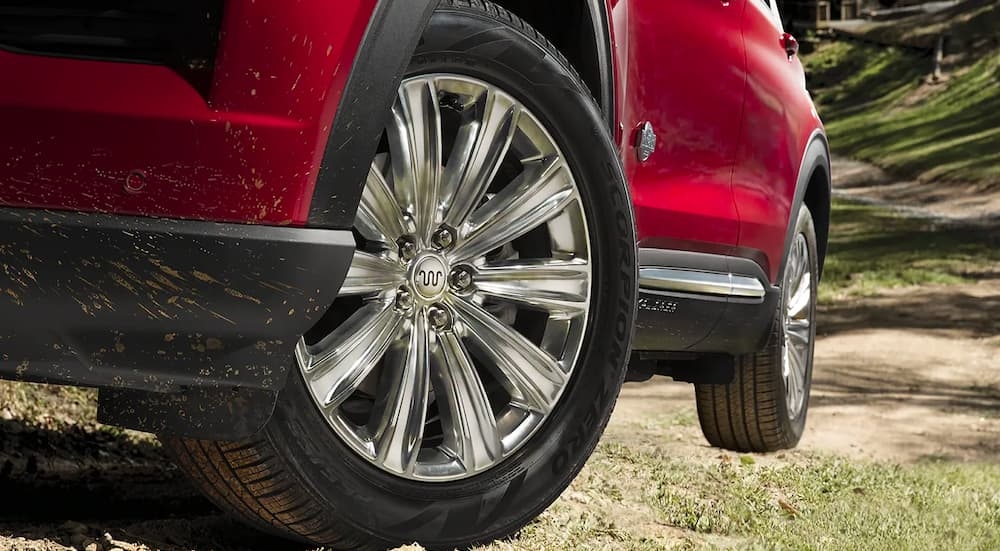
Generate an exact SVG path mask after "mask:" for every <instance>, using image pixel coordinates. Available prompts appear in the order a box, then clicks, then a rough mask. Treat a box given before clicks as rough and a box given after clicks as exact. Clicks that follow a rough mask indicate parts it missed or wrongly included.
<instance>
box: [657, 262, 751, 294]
mask: <svg viewBox="0 0 1000 551" xmlns="http://www.w3.org/2000/svg"><path fill="white" fill-rule="evenodd" d="M639 287H643V288H647V289H655V290H659V291H676V292H681V293H695V294H699V295H714V296H726V297H741V298H756V299H763V298H764V294H765V293H764V284H763V283H761V282H760V280H758V279H756V278H753V277H748V276H741V275H735V274H726V273H720V272H702V271H697V270H682V269H678V268H664V267H660V266H643V267H640V268H639Z"/></svg>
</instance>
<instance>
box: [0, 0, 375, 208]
mask: <svg viewBox="0 0 1000 551" xmlns="http://www.w3.org/2000/svg"><path fill="white" fill-rule="evenodd" d="M374 5H375V0H340V1H338V2H327V1H325V0H302V1H300V2H297V3H296V8H295V9H275V6H274V5H273V4H269V3H267V2H228V3H227V9H226V12H225V18H224V21H223V25H222V32H221V35H220V44H219V49H218V53H217V59H216V65H215V70H214V77H213V81H212V84H211V88H210V92H209V95H208V97H207V98H205V97H202V95H201V94H199V93H198V91H197V90H195V89H194V88H193V87H192V86H191V85H190V84H188V82H186V81H185V80H184V79H183V78H182V77H181V76H179V75H178V74H177V73H175V72H173V71H171V70H170V69H168V68H166V67H162V66H156V65H144V64H138V63H121V62H109V61H88V60H80V59H67V58H59V57H46V56H38V55H23V54H18V53H11V52H5V51H2V50H0V73H2V74H6V75H17V78H12V79H9V80H6V81H5V84H4V86H2V87H0V120H2V121H4V123H3V126H4V129H5V132H3V133H0V158H2V159H3V160H4V162H3V164H0V205H6V206H13V207H34V208H46V209H60V210H72V211H82V212H102V213H115V214H126V215H142V216H158V217H170V218H182V219H199V220H212V221H230V222H245V223H261V224H270V225H288V224H291V225H303V224H305V223H306V220H307V218H308V214H309V206H310V201H311V199H312V191H313V186H314V185H315V181H316V175H317V172H318V170H319V165H320V159H321V156H322V153H323V149H324V148H325V146H326V139H327V136H328V135H329V129H330V124H331V122H332V121H333V118H334V113H335V111H336V109H337V106H338V105H339V103H340V98H341V92H342V90H343V89H344V86H345V83H346V81H347V78H348V75H349V73H350V68H351V66H352V63H353V61H354V58H355V56H356V54H357V51H358V46H359V44H360V42H361V38H362V36H363V34H364V31H365V29H366V27H367V25H368V22H369V19H370V18H371V15H372V10H373V9H374ZM306 68H308V70H306ZM127 180H128V181H129V185H128V186H127V185H126V181H127ZM140 187H141V189H138V188H140ZM130 190H131V191H130Z"/></svg>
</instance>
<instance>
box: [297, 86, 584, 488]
mask: <svg viewBox="0 0 1000 551" xmlns="http://www.w3.org/2000/svg"><path fill="white" fill-rule="evenodd" d="M427 80H433V81H441V80H444V81H453V82H464V83H467V84H470V85H473V86H481V87H484V88H486V89H489V90H491V91H492V92H497V93H501V94H504V95H506V96H509V97H511V98H513V95H512V94H510V93H508V92H506V91H505V90H503V88H502V87H499V86H496V85H493V84H490V83H488V82H486V81H484V80H480V79H478V78H474V77H469V76H465V75H460V74H452V73H433V74H425V75H418V76H413V77H410V78H407V79H405V80H404V81H403V82H402V84H401V88H400V89H401V90H402V87H403V86H406V85H408V84H410V83H414V82H418V81H427ZM514 101H515V102H516V103H517V105H518V106H519V107H520V109H521V110H522V111H521V116H522V117H525V118H526V119H528V120H530V122H531V123H532V124H533V125H534V129H535V130H537V131H539V132H540V134H541V135H542V136H543V137H544V139H545V141H546V142H547V144H546V145H547V146H549V147H551V148H552V149H553V150H554V151H555V152H556V155H557V156H558V157H559V158H560V159H566V157H565V156H564V155H563V152H562V149H561V148H560V147H559V145H558V143H557V142H556V140H555V139H554V138H553V137H552V133H551V132H550V131H549V129H548V128H547V127H546V126H545V124H544V123H543V122H542V121H541V119H539V118H538V117H537V116H536V115H535V114H534V113H533V112H532V111H531V110H530V108H529V107H528V106H527V105H526V104H525V103H524V102H521V101H519V100H516V99H514ZM518 131H521V129H520V125H519V126H518ZM445 153H447V152H445ZM566 170H567V172H568V174H569V179H570V181H571V184H572V189H573V196H574V199H573V202H572V203H570V204H569V205H567V206H566V207H564V208H563V209H562V210H561V211H559V214H557V215H555V216H554V217H553V218H552V219H550V220H549V221H548V222H545V223H543V224H542V225H540V226H537V227H542V226H549V225H550V224H552V223H553V222H555V221H556V220H559V219H561V218H563V217H567V216H570V217H572V216H574V215H575V216H576V217H577V218H578V219H577V220H575V221H574V222H575V224H576V226H577V227H576V228H575V229H574V231H579V232H580V234H581V235H582V245H583V250H582V251H576V252H575V253H576V254H583V255H585V259H586V275H585V278H586V284H585V289H586V296H585V300H584V310H583V312H582V314H580V315H579V316H578V317H579V319H576V320H575V321H574V323H576V324H577V327H576V328H575V329H574V330H573V331H567V333H574V334H575V337H573V336H572V335H569V336H567V342H566V346H564V348H563V350H564V353H563V355H562V356H561V357H560V358H558V363H559V365H560V366H562V367H563V369H564V370H565V382H564V383H563V384H562V386H561V388H559V389H558V393H557V395H556V396H555V398H554V399H553V400H552V407H551V409H550V410H549V411H548V412H545V413H541V412H533V411H527V410H525V411H524V412H523V416H522V417H523V418H522V419H521V421H520V422H517V420H516V419H505V420H506V421H511V422H510V423H509V424H510V425H511V426H512V428H511V430H509V431H507V432H506V435H505V436H504V437H503V438H502V439H501V440H502V443H503V450H502V451H503V452H502V454H501V455H500V457H498V458H497V459H496V460H495V461H493V462H492V463H491V464H489V465H486V466H478V467H477V468H475V469H468V468H465V467H464V466H461V462H460V461H459V460H458V459H455V458H453V459H452V461H436V462H428V464H422V463H421V461H420V459H419V458H418V459H417V460H416V462H415V465H414V468H413V469H412V470H411V471H410V472H407V473H400V472H397V471H393V470H391V469H387V468H386V467H385V466H384V465H383V464H380V462H379V460H378V458H377V455H378V454H377V452H376V451H375V450H374V447H373V442H372V440H371V439H369V438H367V437H366V436H365V435H363V434H361V433H359V431H358V430H357V426H356V425H354V424H353V423H351V422H350V421H348V420H347V419H345V418H344V417H343V416H342V415H340V414H339V413H337V412H336V411H335V412H334V413H333V414H328V413H327V412H325V411H324V409H325V408H324V406H323V404H322V400H321V398H320V397H319V396H317V394H316V392H313V391H311V390H310V392H309V394H310V395H311V396H312V398H313V401H314V405H315V406H316V407H318V408H319V409H320V412H321V414H322V415H323V417H324V418H325V419H326V420H327V422H328V423H329V425H330V427H331V428H332V429H333V431H334V433H335V434H337V436H338V437H340V439H341V440H342V441H343V442H344V443H346V444H347V445H348V446H349V447H350V448H352V449H353V450H354V451H355V452H356V453H358V455H360V456H361V457H363V458H364V459H366V460H368V462H369V463H372V464H373V465H375V466H376V467H378V468H379V469H380V470H382V471H383V472H387V473H389V474H391V475H394V476H397V477H402V478H406V479H412V480H417V481H421V482H450V481H455V480H462V479H466V478H469V477H472V476H475V475H478V474H481V473H483V472H485V471H488V470H491V469H493V468H495V467H496V466H498V465H499V464H500V463H503V462H504V461H505V460H506V459H507V458H509V457H510V456H511V455H512V454H514V453H515V452H517V451H518V450H519V449H521V448H522V447H523V446H524V445H525V444H527V443H528V442H529V441H530V440H531V439H532V438H534V437H535V435H536V434H537V433H538V431H539V430H540V429H541V427H542V426H543V424H544V422H545V421H546V420H548V419H549V418H551V417H552V415H553V413H554V412H555V411H556V410H557V409H558V407H559V405H560V404H561V403H562V400H563V398H564V396H565V394H566V391H567V389H568V388H569V387H570V386H571V384H572V382H573V380H574V379H573V376H574V374H575V372H576V370H577V369H576V368H577V364H578V363H579V361H580V359H581V355H582V352H583V344H584V341H585V339H586V336H587V332H588V329H589V323H590V315H591V311H590V309H591V306H592V302H593V264H592V247H591V237H590V228H589V226H588V223H587V214H586V210H585V208H584V202H583V197H582V194H581V193H580V187H579V184H578V181H577V178H576V175H575V174H574V173H573V167H572V166H570V165H569V164H568V163H567V165H566ZM507 185H512V184H511V183H508V184H507ZM549 231H550V232H551V231H552V229H551V227H550V228H549ZM459 233H461V232H459ZM427 250H429V249H426V248H425V249H424V251H421V254H423V253H424V252H426V251H427ZM434 254H435V255H436V256H438V257H439V258H441V259H442V261H443V263H444V265H445V266H446V267H447V268H446V272H450V271H451V270H452V269H455V268H469V269H471V270H472V271H473V272H474V271H475V270H476V269H477V268H480V267H482V266H483V264H484V263H485V256H482V257H479V258H478V259H477V260H475V261H473V262H469V261H465V262H463V261H462V260H463V259H459V258H456V257H455V256H454V255H450V254H447V253H440V254H439V253H434ZM417 258H420V256H418V257H417ZM550 259H551V258H550ZM414 260H416V259H414ZM466 260H467V259H466ZM414 295H415V296H416V295H417V293H414ZM454 295H455V293H453V292H452V291H451V288H450V285H449V284H448V283H446V284H445V289H444V291H443V293H442V295H441V296H438V297H435V299H433V300H431V299H427V298H426V297H424V296H419V297H417V301H416V303H415V305H414V311H426V309H427V308H429V307H430V306H431V304H432V303H435V304H436V303H445V304H450V303H451V301H453V300H462V298H461V296H457V297H456V298H452V297H453V296H454ZM383 299H384V296H383ZM550 321H551V319H550ZM407 323H410V322H409V321H405V320H404V325H405V324H407ZM511 329H512V330H515V331H517V330H516V329H514V328H513V327H512V326H511ZM467 330H468V329H467ZM456 332H457V331H456ZM405 339H406V338H405V337H404V338H401V339H399V340H397V344H405ZM299 347H300V348H301V349H303V350H304V349H307V348H308V347H309V345H307V344H306V342H305V339H304V338H303V339H302V340H300V342H299ZM299 356H300V354H298V353H297V355H296V359H297V361H296V363H297V364H298V365H299V367H300V371H301V372H302V374H303V376H305V377H307V380H308V373H307V369H306V366H305V365H303V361H302V359H301V358H300V357H299ZM477 357H478V356H477ZM480 361H483V360H482V359H481V358H480ZM307 387H308V384H307ZM511 406H512V404H508V409H507V410H505V411H506V412H505V413H504V414H503V415H500V416H498V418H497V422H498V424H500V421H501V419H500V417H516V411H515V410H514V409H512V408H511ZM338 409H339V408H338ZM425 427H426V424H425ZM361 428H362V429H364V428H365V427H361ZM456 465H458V467H457V468H456Z"/></svg>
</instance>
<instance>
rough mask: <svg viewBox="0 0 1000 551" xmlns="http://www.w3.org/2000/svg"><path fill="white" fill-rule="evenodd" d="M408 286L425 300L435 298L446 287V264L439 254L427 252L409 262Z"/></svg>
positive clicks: (439, 295) (442, 292)
mask: <svg viewBox="0 0 1000 551" xmlns="http://www.w3.org/2000/svg"><path fill="white" fill-rule="evenodd" d="M409 278H410V288H412V289H413V291H414V293H416V295H417V296H418V297H420V298H421V299H423V300H426V301H432V300H437V299H439V298H441V296H442V295H443V294H444V291H445V289H447V287H448V266H447V265H446V264H445V261H444V259H443V258H441V257H440V256H438V255H436V254H434V253H427V254H424V255H421V256H418V257H417V258H415V259H414V260H413V263H412V264H410V274H409Z"/></svg>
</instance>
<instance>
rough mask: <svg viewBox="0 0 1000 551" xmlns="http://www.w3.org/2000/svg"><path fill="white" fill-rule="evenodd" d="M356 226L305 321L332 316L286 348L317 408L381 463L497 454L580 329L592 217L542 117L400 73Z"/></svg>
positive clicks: (552, 380)
mask: <svg viewBox="0 0 1000 551" xmlns="http://www.w3.org/2000/svg"><path fill="white" fill-rule="evenodd" d="M446 148H447V149H446ZM354 229H355V231H356V233H357V235H359V236H360V237H359V239H358V250H357V252H355V254H354V258H353V260H352V263H351V267H350V269H349V271H348V274H347V277H346V279H345V281H344V284H343V286H342V288H341V291H340V294H339V295H338V298H337V300H336V301H335V303H334V304H333V306H332V307H331V309H330V314H328V315H327V316H325V318H324V319H323V321H322V322H320V324H318V325H317V326H316V328H314V329H313V330H312V332H311V333H313V332H318V331H319V329H320V328H325V327H330V329H327V330H326V331H327V332H326V333H325V336H323V335H320V336H318V337H317V342H312V341H313V338H312V336H311V333H310V334H307V336H306V337H304V338H303V339H302V340H301V341H300V342H299V343H298V345H297V347H296V350H295V354H296V360H297V363H298V364H299V368H300V372H301V375H302V377H303V381H304V382H305V383H306V387H307V389H308V390H309V393H310V395H311V396H312V398H313V401H314V402H315V404H316V405H317V407H318V408H319V411H320V412H321V413H322V415H323V417H324V418H325V419H326V421H327V423H328V424H329V426H330V427H331V428H332V430H333V432H334V433H335V434H336V435H337V436H338V437H339V438H340V439H341V440H342V441H343V442H344V443H345V444H346V445H347V446H348V447H349V448H351V449H352V450H353V451H354V452H356V453H357V454H358V456H359V457H362V458H364V460H365V461H368V462H370V463H371V464H372V465H374V466H375V467H377V468H378V469H380V470H381V471H383V472H385V473H388V474H391V475H394V476H399V477H403V478H407V479H412V480H419V481H421V482H445V481H454V480H460V479H465V478H468V477H471V476H473V475H476V474H477V473H481V472H483V471H485V470H487V469H490V468H493V467H494V466H496V465H498V464H500V463H501V462H502V461H503V460H504V459H505V458H507V457H510V455H511V454H513V453H515V452H516V451H517V450H519V449H521V447H522V446H524V445H525V444H526V443H527V442H528V441H529V440H530V439H531V438H535V434H536V433H537V431H538V430H539V428H540V427H542V426H543V424H544V422H545V421H546V419H547V418H548V417H549V415H550V413H551V412H552V411H553V410H554V409H555V408H556V406H557V404H558V402H559V400H560V399H561V397H562V395H563V393H564V391H565V389H566V388H567V386H568V382H569V381H570V377H571V376H572V374H573V373H574V369H575V366H576V363H577V361H578V358H579V356H580V354H581V349H582V346H583V341H584V339H585V338H586V335H587V327H588V326H587V324H588V322H589V316H588V313H589V308H590V302H591V297H592V285H593V281H592V266H591V261H590V259H591V258H592V251H591V248H590V233H589V228H588V226H587V218H586V211H585V209H584V208H583V204H582V202H581V199H580V193H579V191H578V188H577V183H576V181H575V180H574V177H573V171H571V170H570V167H569V165H568V164H567V162H566V160H565V158H564V157H563V156H562V154H561V153H560V150H559V147H558V146H557V144H556V143H555V142H554V140H553V138H552V133H551V132H550V131H549V129H547V128H546V127H545V125H544V124H542V122H541V121H540V119H538V118H537V117H536V116H535V115H534V114H533V113H532V112H531V111H530V110H528V109H526V108H525V107H524V106H523V105H522V104H521V103H519V102H518V101H517V100H516V99H514V97H513V96H511V95H510V94H508V93H506V92H505V91H503V90H501V89H500V88H498V87H496V86H494V85H492V84H489V83H486V82H483V81H480V80H477V79H474V78H470V77H467V76H463V75H457V74H430V75H420V76H415V77H411V78H408V79H405V80H404V81H403V82H402V84H401V85H400V87H399V92H398V94H397V96H396V101H395V104H394V105H393V107H392V113H391V117H390V119H389V121H388V123H387V125H386V129H385V136H384V140H383V141H382V142H381V143H380V144H379V149H378V153H377V154H376V156H375V158H374V160H373V161H372V163H371V166H370V168H369V172H368V177H367V179H366V182H365V188H364V191H363V193H362V196H361V201H360V206H359V208H358V212H357V216H356V218H355V224H354ZM529 336H530V338H529ZM536 343H537V344H536Z"/></svg>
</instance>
